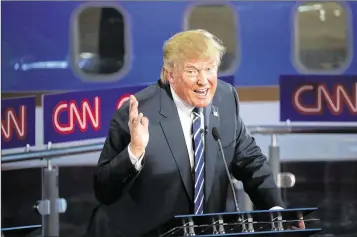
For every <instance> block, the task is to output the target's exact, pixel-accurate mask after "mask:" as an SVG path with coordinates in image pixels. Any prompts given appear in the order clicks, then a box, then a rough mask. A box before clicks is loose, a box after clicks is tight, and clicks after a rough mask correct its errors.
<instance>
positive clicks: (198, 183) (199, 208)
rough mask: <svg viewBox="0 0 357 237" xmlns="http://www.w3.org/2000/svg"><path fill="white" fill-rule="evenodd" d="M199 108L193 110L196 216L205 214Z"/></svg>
mask: <svg viewBox="0 0 357 237" xmlns="http://www.w3.org/2000/svg"><path fill="white" fill-rule="evenodd" d="M199 111H200V110H199V109H198V108H195V109H194V110H193V114H194V119H193V124H192V134H193V147H194V152H195V154H194V157H195V165H194V168H195V196H194V204H195V214H202V213H203V200H204V161H205V159H204V151H203V150H204V149H203V148H204V146H203V133H202V130H201V128H202V127H201V123H202V119H201V117H200V116H202V114H200V112H199Z"/></svg>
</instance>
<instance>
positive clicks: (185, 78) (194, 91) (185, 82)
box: [168, 59, 218, 108]
mask: <svg viewBox="0 0 357 237" xmlns="http://www.w3.org/2000/svg"><path fill="white" fill-rule="evenodd" d="M217 72H218V62H217V60H215V59H213V60H206V61H202V60H187V61H185V62H183V63H182V64H180V66H178V67H175V68H174V69H173V71H172V73H170V74H169V78H168V79H169V81H170V84H171V86H172V88H173V89H174V91H175V92H176V94H177V95H178V96H179V97H180V98H181V99H182V100H183V101H184V102H186V103H187V104H189V105H191V106H193V107H200V108H202V107H206V106H207V105H208V104H209V103H210V102H211V101H212V99H213V96H214V94H215V92H216V88H217V80H218V79H217Z"/></svg>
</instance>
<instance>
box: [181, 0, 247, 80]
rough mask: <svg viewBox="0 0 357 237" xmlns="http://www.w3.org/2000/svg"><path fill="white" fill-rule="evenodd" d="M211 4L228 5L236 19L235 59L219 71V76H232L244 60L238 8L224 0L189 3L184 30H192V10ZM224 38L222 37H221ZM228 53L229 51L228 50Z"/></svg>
mask: <svg viewBox="0 0 357 237" xmlns="http://www.w3.org/2000/svg"><path fill="white" fill-rule="evenodd" d="M211 5H220V6H227V7H229V8H230V9H231V10H232V12H233V19H234V26H236V27H234V33H235V37H236V42H235V44H236V47H235V51H234V52H235V56H236V57H235V59H234V61H232V63H231V64H232V65H231V66H230V67H229V68H228V69H227V70H225V71H219V72H218V75H219V76H231V75H234V74H235V73H236V72H237V70H238V68H239V67H240V64H241V60H242V55H241V52H242V49H241V40H239V39H241V37H240V36H241V32H240V29H241V25H240V19H239V16H238V15H239V14H238V12H237V10H236V8H235V7H234V6H233V5H232V4H231V3H229V2H222V1H217V0H216V1H209V2H200V1H195V2H194V3H190V4H189V5H188V7H187V8H186V10H185V11H184V15H183V23H182V28H183V30H190V28H189V26H190V22H189V19H190V16H191V14H192V11H193V10H194V9H195V8H197V7H200V6H211ZM221 40H222V39H221ZM223 44H224V41H223ZM226 53H227V52H226Z"/></svg>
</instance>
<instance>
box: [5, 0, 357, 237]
mask: <svg viewBox="0 0 357 237" xmlns="http://www.w3.org/2000/svg"><path fill="white" fill-rule="evenodd" d="M1 17H2V19H1V97H2V115H1V118H2V120H1V121H2V125H1V126H2V127H1V128H2V130H1V138H2V156H6V155H11V154H14V153H24V154H25V153H27V152H28V151H36V150H46V149H50V150H51V149H57V148H59V149H65V148H68V147H77V146H83V145H88V144H98V143H101V142H103V141H104V138H105V136H106V133H107V129H108V125H109V119H110V117H111V116H112V114H113V113H114V111H115V108H117V106H119V105H120V103H122V102H123V101H124V100H125V98H126V95H127V94H130V93H135V92H136V91H137V90H138V89H139V88H141V87H140V86H145V85H147V84H150V83H155V82H156V81H157V80H158V79H159V75H160V71H161V66H162V46H163V43H164V42H165V40H167V39H168V38H169V37H171V36H172V35H173V34H175V33H177V32H179V31H182V30H186V29H197V28H200V29H206V30H208V31H210V32H211V33H213V34H215V35H216V36H217V37H218V38H220V39H221V40H222V41H223V43H224V45H225V46H226V47H227V53H226V55H225V56H224V58H223V63H222V65H221V67H220V72H219V76H220V78H221V79H222V80H225V81H227V82H229V83H231V84H233V85H234V86H235V87H236V88H237V91H238V93H239V97H240V101H241V105H240V106H241V116H242V117H243V120H244V121H245V123H246V124H247V125H248V126H250V128H252V131H253V130H254V128H256V126H263V125H276V126H277V125H279V126H282V127H284V126H286V122H285V121H283V120H282V119H281V114H282V107H281V104H280V102H281V99H282V98H281V95H282V94H281V87H279V83H280V81H279V78H280V77H281V76H282V75H295V76H312V77H314V76H316V77H317V78H318V81H319V82H318V83H317V84H319V83H320V84H321V83H324V81H327V80H329V81H331V80H336V83H340V80H341V81H344V77H347V76H348V78H351V80H354V81H353V82H354V83H356V84H355V87H353V86H352V87H350V88H347V89H346V91H348V92H349V93H350V97H349V98H350V100H348V97H347V96H345V97H344V98H345V99H344V100H341V101H343V102H341V103H346V104H347V102H348V101H349V102H350V107H349V108H350V110H349V111H350V113H349V115H348V116H346V117H348V118H349V119H346V121H344V118H345V117H343V116H341V113H339V112H338V111H337V110H335V111H334V113H332V112H331V113H332V115H333V116H330V117H329V119H324V118H322V117H320V118H319V117H316V116H315V117H314V119H311V120H308V119H307V120H305V121H303V120H296V121H291V122H293V124H294V125H301V126H303V125H309V126H322V125H323V126H327V125H329V126H330V125H331V126H335V125H336V126H337V125H338V126H345V125H348V126H350V125H351V124H352V126H356V127H357V80H356V76H357V57H356V55H357V45H356V43H355V42H356V36H357V2H354V1H335V2H325V1H317V2H310V1H298V2H293V1H261V2H259V1H223V0H222V1H201V0H200V1H172V2H171V1H110V2H102V1H52V2H46V1H38V2H30V1H26V2H21V1H8V2H1ZM341 78H342V79H341ZM286 80H287V79H286ZM329 83H331V82H329ZM332 83H333V82H332ZM341 83H342V82H341ZM351 85H353V84H351ZM138 86H139V87H138ZM116 88H119V89H118V90H116ZM353 88H355V89H353ZM108 91H109V92H110V93H109V92H108ZM341 93H342V92H341ZM346 93H347V92H346ZM53 94H57V97H50V96H51V95H53ZM109 94H110V96H113V98H116V99H117V100H118V101H117V103H116V102H113V101H111V99H110V98H112V97H110V98H109ZM95 95H98V97H99V98H100V100H98V101H101V102H103V103H102V104H96V102H98V101H96V100H95V98H96V97H93V96H95ZM46 96H48V97H46ZM106 96H107V97H106ZM27 97H30V98H29V99H28V100H27V99H26V98H27ZM290 97H291V95H290ZM290 97H289V98H290ZM326 98H327V97H326ZM326 98H325V99H326ZM330 98H335V97H333V96H331V97H330ZM22 99H24V100H22ZM284 99H286V98H285V97H284ZM335 99H336V98H335ZM73 101H74V102H73ZM105 101H111V102H112V103H113V104H110V103H106V102H105ZM326 101H327V100H326ZM104 102H105V103H104ZM327 102H328V101H327ZM327 102H326V103H327ZM330 102H331V100H330ZM59 103H61V104H62V105H63V104H65V105H66V106H67V107H66V106H65V107H62V109H63V108H65V109H66V108H70V109H69V110H67V112H66V113H65V114H64V115H62V117H61V121H62V122H61V124H60V125H61V126H62V130H61V129H58V128H59V127H58V126H57V130H56V128H53V126H54V125H53V123H54V122H53V121H54V119H56V118H55V117H54V116H55V115H54V113H55V111H56V109H57V112H58V113H59V110H60V109H59V108H60V107H59ZM331 103H332V102H331ZM335 103H336V104H338V103H340V102H338V101H336V100H335ZM324 106H327V107H328V105H326V104H324ZM283 109H284V108H283ZM345 109H346V111H347V107H346V108H345ZM75 112H77V115H76V116H74V118H73V116H72V120H70V114H72V115H73V114H74V113H75ZM340 112H341V111H340ZM102 115H103V116H102ZM344 115H345V113H344ZM321 116H322V115H321ZM351 118H352V119H351ZM319 119H320V120H319ZM63 121H65V122H63ZM57 125H58V124H57ZM64 125H67V126H64ZM271 133H272V134H273V135H272V134H260V133H259V132H254V136H255V137H256V139H257V142H258V145H260V146H261V148H262V150H263V152H264V153H265V154H267V156H269V158H271V156H272V155H271V154H270V153H271V147H272V146H273V147H279V149H276V150H275V151H278V152H277V153H276V154H275V157H274V159H275V161H276V162H275V163H274V164H275V165H276V164H278V168H277V170H278V172H290V173H292V174H293V175H294V176H295V179H296V182H295V185H294V186H293V187H290V188H283V189H282V194H283V197H284V201H285V203H286V205H287V206H288V207H291V208H293V207H319V209H320V210H319V212H318V216H319V217H320V218H321V227H322V228H323V230H324V231H323V233H321V234H319V235H318V236H339V237H342V236H343V237H352V236H357V135H356V134H339V132H338V129H337V132H336V131H335V132H333V133H334V134H328V133H329V132H326V134H294V133H291V134H289V133H286V134H284V135H278V136H276V135H274V132H271ZM49 142H50V146H49ZM27 144H28V145H29V146H28V147H27V148H26V145H27ZM25 148H26V149H27V151H25ZM81 149H82V148H81ZM93 150H96V149H93ZM9 157H10V158H11V156H9ZM98 157H99V152H98V149H97V150H96V151H95V152H92V153H86V154H76V155H69V156H63V157H56V158H55V159H53V160H52V164H53V165H56V166H58V167H59V176H58V186H59V197H61V198H64V199H66V201H67V204H68V206H67V210H66V211H65V212H64V213H62V214H60V223H61V235H60V236H66V237H70V236H84V233H85V231H86V228H87V223H88V220H89V218H90V216H91V212H92V210H93V208H94V207H95V206H96V205H97V201H96V200H95V198H94V195H93V190H92V174H93V170H94V166H95V165H96V162H97V159H98ZM10 158H9V159H10ZM9 159H8V160H7V161H6V163H5V162H3V161H2V172H1V193H2V197H1V228H2V229H3V233H4V234H5V236H6V237H7V236H36V234H40V233H41V230H40V229H39V226H38V225H41V216H40V215H39V214H38V213H37V212H36V211H35V210H34V208H33V206H34V204H36V201H38V200H40V199H41V195H42V191H41V167H44V166H45V165H46V164H47V163H46V161H44V160H40V159H35V160H31V161H21V162H17V161H16V160H15V158H14V160H13V161H11V159H12V158H11V159H10V160H9ZM277 162H278V163H277ZM238 192H239V191H238ZM241 192H242V190H240V192H239V193H241ZM240 196H242V195H240ZM245 198H246V197H242V198H241V199H240V200H239V202H240V205H241V206H242V208H243V209H244V207H247V208H248V209H249V204H247V203H249V200H248V201H247V200H245ZM230 201H231V200H230ZM12 227H24V228H23V229H22V230H11V231H10V230H6V229H4V228H12ZM25 227H26V228H25Z"/></svg>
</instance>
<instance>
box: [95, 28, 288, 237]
mask: <svg viewBox="0 0 357 237" xmlns="http://www.w3.org/2000/svg"><path fill="white" fill-rule="evenodd" d="M224 52H225V48H224V46H223V45H222V44H221V42H220V41H219V40H218V39H217V38H216V37H215V36H213V35H212V34H210V33H209V32H206V31H203V30H191V31H185V32H181V33H178V34H176V35H174V36H173V37H172V38H170V39H169V40H168V41H167V42H166V43H165V45H164V58H163V67H162V72H161V79H160V80H159V81H158V82H157V84H155V85H152V86H149V87H148V88H146V89H144V90H142V91H141V92H139V93H137V94H136V95H135V96H131V97H130V102H129V103H127V104H125V105H124V106H122V107H121V108H120V109H119V110H118V111H117V112H116V113H115V115H114V117H113V119H112V121H111V123H110V129H109V134H108V137H107V139H106V141H105V144H104V148H103V151H102V153H101V155H100V158H99V161H98V166H97V168H96V173H95V181H94V190H95V194H96V197H97V199H98V200H99V201H100V202H101V203H102V204H104V207H103V210H105V211H103V213H105V215H106V217H107V219H108V220H109V222H110V224H109V225H110V227H108V228H111V229H112V231H113V232H115V234H117V235H118V236H156V235H157V234H158V232H157V231H158V229H157V228H158V226H160V225H162V224H163V223H166V222H167V221H169V220H170V219H171V218H173V217H174V216H175V215H178V214H190V213H194V214H200V213H210V212H223V211H225V206H226V193H227V192H226V191H227V188H228V185H229V180H228V177H227V174H226V171H225V167H224V163H223V160H222V156H221V152H220V151H219V146H218V143H217V141H216V140H215V139H214V137H213V135H212V129H213V128H216V129H217V130H218V131H219V133H220V135H221V140H222V144H223V150H224V153H225V157H226V160H227V164H228V166H229V168H230V171H231V172H232V175H233V176H234V177H235V178H236V179H238V180H241V181H242V182H243V184H244V188H245V191H246V192H247V193H248V194H249V196H250V198H251V200H252V201H253V203H254V204H255V206H256V207H257V208H258V209H270V208H273V207H282V206H283V203H282V200H281V197H280V196H279V192H278V189H277V187H276V185H275V182H274V179H273V176H272V173H271V170H270V169H269V167H268V166H267V164H266V157H265V156H264V155H263V154H262V152H261V150H260V148H259V147H258V146H257V145H256V143H255V140H254V138H253V137H252V136H251V135H250V134H249V132H248V131H247V128H246V127H245V125H244V123H243V121H242V119H241V117H240V114H239V112H240V111H239V102H238V96H237V93H236V90H235V89H234V88H233V87H232V86H231V85H229V84H227V83H225V82H223V81H220V80H218V79H217V73H218V68H219V65H220V62H221V58H222V56H223V54H224ZM114 216H115V217H114ZM114 229H115V230H114Z"/></svg>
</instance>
